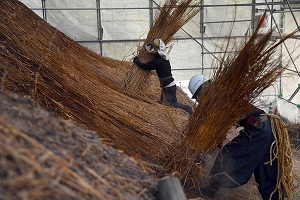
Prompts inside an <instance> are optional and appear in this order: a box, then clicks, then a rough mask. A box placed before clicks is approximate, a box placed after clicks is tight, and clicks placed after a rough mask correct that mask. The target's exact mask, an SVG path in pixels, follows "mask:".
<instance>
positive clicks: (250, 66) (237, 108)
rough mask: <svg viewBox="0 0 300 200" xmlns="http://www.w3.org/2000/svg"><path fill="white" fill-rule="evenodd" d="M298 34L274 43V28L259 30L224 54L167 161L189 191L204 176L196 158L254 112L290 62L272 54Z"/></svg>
mask: <svg viewBox="0 0 300 200" xmlns="http://www.w3.org/2000/svg"><path fill="white" fill-rule="evenodd" d="M296 32H298V30H295V31H294V32H292V33H291V34H289V35H288V36H286V37H284V38H283V39H280V40H279V41H277V42H276V41H272V40H271V36H272V33H273V31H272V30H271V31H269V32H267V33H266V34H260V33H259V26H258V28H257V29H256V30H255V32H254V33H253V34H252V35H251V36H250V37H249V38H248V39H247V41H245V42H244V43H243V44H242V45H241V47H240V49H238V51H233V52H238V53H233V54H225V55H224V57H223V59H222V61H221V63H220V66H219V68H218V69H217V70H216V71H215V73H214V75H213V77H212V78H211V84H210V85H209V87H208V88H207V89H206V90H204V91H203V92H202V93H201V95H200V98H199V99H201V101H200V102H199V104H198V106H197V107H196V109H195V112H194V114H193V115H192V116H191V118H190V122H189V125H188V128H187V129H186V131H185V133H184V137H182V138H180V139H179V140H178V141H175V142H174V145H173V148H172V149H171V153H170V155H168V156H167V158H166V160H168V161H166V160H164V161H163V162H164V163H166V165H165V169H167V170H169V172H173V171H176V172H177V173H178V174H179V176H180V178H181V180H182V183H183V185H184V187H185V188H186V190H188V189H190V188H193V187H198V184H199V180H200V178H201V176H203V174H202V173H201V169H202V168H203V166H202V164H203V163H201V162H200V161H199V160H197V158H198V157H197V156H199V155H201V154H205V153H211V152H212V151H214V150H215V149H216V148H217V146H218V145H220V144H222V143H223V142H224V140H225V138H226V135H227V133H228V132H229V130H230V129H231V128H232V127H233V126H235V125H237V123H238V121H239V120H241V119H243V118H244V117H245V116H246V115H248V114H249V113H251V112H253V111H255V107H254V106H253V104H255V102H256V100H257V97H258V96H259V95H260V94H261V93H262V91H264V90H265V89H266V88H268V87H269V86H271V84H272V83H273V82H274V81H275V80H276V79H277V78H278V76H279V75H280V74H281V73H282V72H283V71H284V70H285V69H286V67H287V65H288V64H289V63H286V64H283V63H282V62H281V60H279V59H278V58H277V59H276V58H274V57H273V56H274V54H275V52H276V48H277V47H278V46H279V45H280V44H282V43H283V42H284V41H285V40H286V39H288V38H290V37H291V36H293V35H294V34H295V33H296ZM227 50H228V49H227ZM227 50H226V51H225V53H226V52H227Z"/></svg>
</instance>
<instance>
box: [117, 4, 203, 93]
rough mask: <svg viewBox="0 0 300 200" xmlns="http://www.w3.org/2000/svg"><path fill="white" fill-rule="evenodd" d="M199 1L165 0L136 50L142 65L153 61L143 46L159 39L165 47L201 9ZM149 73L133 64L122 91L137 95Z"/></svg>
mask: <svg viewBox="0 0 300 200" xmlns="http://www.w3.org/2000/svg"><path fill="white" fill-rule="evenodd" d="M200 5H201V1H199V0H181V1H178V0H176V1H173V0H167V1H166V2H165V4H164V5H163V7H162V8H161V9H160V11H159V12H157V13H156V15H155V17H154V25H153V27H151V28H150V30H149V32H148V35H147V38H146V40H145V42H144V44H143V45H142V46H141V48H140V49H139V50H138V57H139V60H140V61H141V62H143V63H146V62H149V61H150V60H152V59H153V55H152V54H151V53H149V52H147V51H146V49H145V48H144V46H145V44H146V43H148V42H150V41H151V40H153V39H155V38H160V39H162V41H164V43H165V44H166V45H167V44H168V43H169V42H170V41H171V40H172V38H173V36H174V35H175V33H176V32H177V31H178V30H179V29H180V28H182V26H183V25H185V24H186V23H187V22H188V21H189V20H191V19H192V18H193V17H194V16H195V15H196V14H197V13H198V12H199V10H200V9H201V7H200ZM149 74H150V71H149V70H143V69H140V68H139V67H138V66H137V65H136V64H135V63H133V64H132V66H131V68H130V69H129V71H128V72H127V74H126V77H125V78H124V80H123V83H122V88H123V90H125V91H127V92H129V93H133V94H137V93H139V91H140V90H141V89H142V88H143V84H144V83H145V82H146V80H147V79H148V78H149Z"/></svg>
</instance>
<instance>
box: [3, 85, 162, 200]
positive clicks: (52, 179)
mask: <svg viewBox="0 0 300 200" xmlns="http://www.w3.org/2000/svg"><path fill="white" fill-rule="evenodd" d="M0 100H1V106H0V160H1V162H0V199H30V200H40V199H45V200H47V199H52V200H54V199H59V200H61V199H110V200H113V199H115V200H126V199H127V200H128V199H145V200H149V199H153V200H154V199H157V198H156V194H155V193H157V181H156V180H155V179H154V177H153V176H151V175H149V174H148V173H147V172H146V171H145V170H144V169H143V168H142V167H141V166H139V165H138V163H137V162H136V161H135V160H133V159H132V158H130V157H128V156H126V155H124V154H122V153H121V152H119V151H117V150H115V149H113V148H111V147H109V146H107V145H104V144H103V143H102V142H101V141H100V140H99V135H98V134H97V133H95V132H94V131H90V130H87V129H84V128H82V127H79V126H77V125H74V124H73V123H71V122H69V121H65V120H60V119H58V118H57V117H55V116H53V115H51V114H50V113H49V112H47V111H45V110H43V109H40V108H38V107H37V104H35V103H34V102H33V101H32V100H31V99H28V98H23V97H21V96H19V95H16V94H15V93H9V92H4V91H2V90H0ZM120 163H121V164H120ZM120 172H126V173H120Z"/></svg>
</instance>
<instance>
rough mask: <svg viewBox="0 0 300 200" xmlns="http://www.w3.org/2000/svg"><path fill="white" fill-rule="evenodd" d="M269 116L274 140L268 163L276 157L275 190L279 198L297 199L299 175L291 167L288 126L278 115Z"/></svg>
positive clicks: (292, 164) (291, 158)
mask: <svg viewBox="0 0 300 200" xmlns="http://www.w3.org/2000/svg"><path fill="white" fill-rule="evenodd" d="M269 117H270V118H271V125H272V131H273V134H274V137H275V141H274V143H273V145H272V147H271V149H270V155H271V156H270V157H271V160H270V164H272V163H273V162H275V161H274V159H277V162H278V174H277V184H276V190H277V191H278V194H279V199H284V198H287V199H297V197H298V196H299V194H297V191H296V188H297V187H298V186H299V181H300V177H299V176H298V175H297V174H296V173H295V172H294V168H293V167H294V162H293V157H292V149H291V145H290V138H289V134H288V127H287V125H286V124H285V123H284V122H283V121H282V119H281V118H280V117H279V116H277V115H271V116H269ZM276 190H275V191H276ZM275 191H274V192H275ZM274 192H273V193H274ZM273 193H272V194H273Z"/></svg>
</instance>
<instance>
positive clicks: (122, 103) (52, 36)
mask: <svg viewBox="0 0 300 200" xmlns="http://www.w3.org/2000/svg"><path fill="white" fill-rule="evenodd" d="M0 38H1V39H0V47H1V48H0V63H1V66H0V73H1V88H2V89H3V90H9V91H13V92H16V93H18V94H20V95H22V96H29V97H31V98H32V99H34V100H35V101H36V102H38V103H39V104H40V106H41V107H43V108H44V109H46V110H48V111H50V112H52V113H53V114H55V115H56V116H58V117H61V118H64V119H72V120H74V121H76V122H78V123H81V124H84V125H86V126H87V127H88V128H89V129H91V130H94V131H96V132H98V133H99V134H100V135H101V137H102V138H105V139H106V141H107V143H110V144H111V145H112V146H114V147H115V148H117V149H121V150H124V152H125V153H127V154H128V155H131V156H136V157H138V156H141V157H142V159H143V160H147V161H149V162H150V163H151V162H153V163H155V160H157V157H159V152H160V151H163V149H165V147H166V146H168V145H169V144H170V143H171V142H172V141H173V140H174V138H177V137H179V136H180V134H181V133H182V129H183V127H184V126H185V124H186V123H187V122H188V118H189V114H188V113H186V112H184V111H182V110H181V109H176V108H172V107H169V106H165V105H163V104H159V103H157V102H156V100H157V99H159V98H158V97H159V94H157V97H155V98H153V99H155V100H153V99H151V98H149V97H151V96H150V95H148V94H149V93H150V92H151V95H153V94H152V91H154V90H158V89H157V88H159V83H155V84H149V85H151V87H149V91H150V90H151V91H150V92H149V91H148V90H145V91H144V95H138V96H136V95H133V94H128V93H126V92H124V91H123V90H122V89H121V87H120V83H121V79H122V77H124V76H122V74H124V71H126V67H127V68H128V67H129V66H130V64H131V63H130V62H125V61H118V60H114V59H110V58H105V57H102V56H100V55H99V54H96V53H95V52H92V51H91V50H89V49H87V48H85V47H83V46H81V45H79V44H77V43H76V42H75V41H73V40H72V39H70V38H69V37H67V36H66V35H65V34H63V33H62V32H60V31H58V30H57V29H55V28H54V27H52V26H51V25H49V24H48V23H47V22H45V21H44V20H42V19H41V18H40V17H39V16H37V15H36V14H35V13H34V12H33V11H31V10H30V9H29V8H27V7H26V6H25V5H23V4H22V3H21V2H19V1H17V0H7V1H1V3H0ZM120 77H121V78H120ZM154 77H155V76H154V75H153V78H151V79H149V80H147V81H149V82H150V81H152V82H154ZM155 87H156V88H155ZM158 91H159V90H158ZM183 98H185V99H186V101H189V100H190V99H189V98H188V96H187V95H186V96H185V97H183ZM190 105H191V106H192V105H193V104H190Z"/></svg>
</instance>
